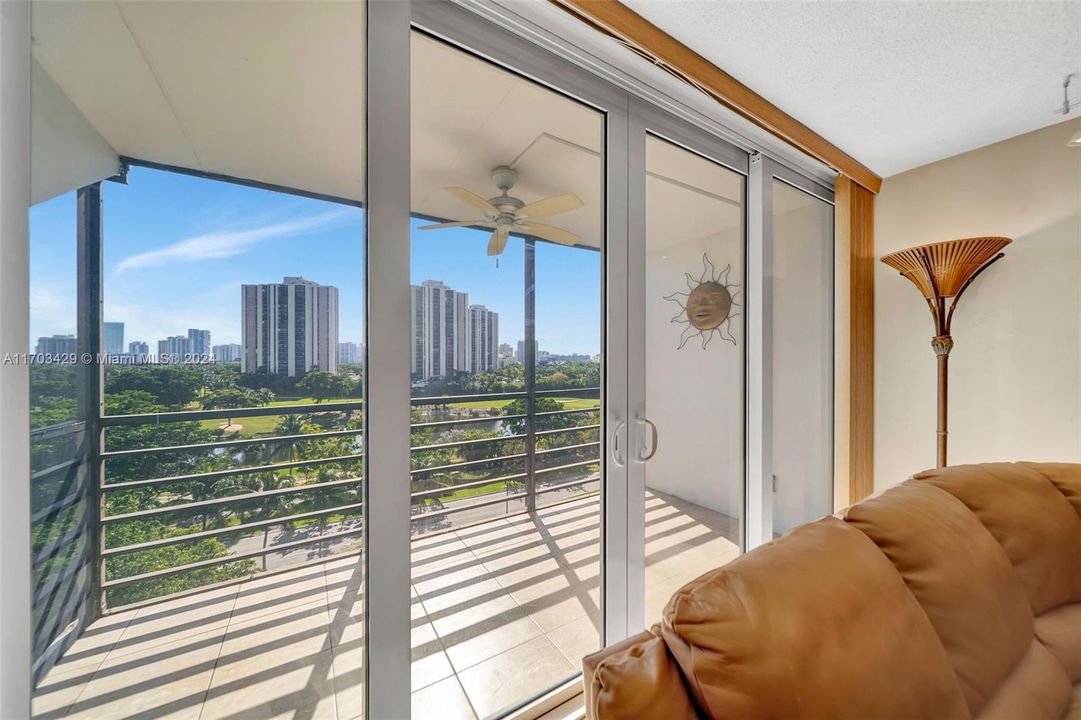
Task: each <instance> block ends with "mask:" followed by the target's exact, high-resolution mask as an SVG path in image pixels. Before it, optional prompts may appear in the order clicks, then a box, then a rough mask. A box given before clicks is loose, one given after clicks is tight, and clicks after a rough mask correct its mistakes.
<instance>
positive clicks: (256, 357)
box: [240, 277, 338, 377]
mask: <svg viewBox="0 0 1081 720" xmlns="http://www.w3.org/2000/svg"><path fill="white" fill-rule="evenodd" d="M241 305H242V326H241V345H242V346H243V349H242V352H241V357H240V367H241V372H246V373H250V372H266V373H269V374H272V375H288V376H290V377H295V376H298V375H303V374H304V373H307V372H310V371H312V370H324V371H327V372H337V370H338V288H336V287H334V286H332V285H320V284H319V283H315V282H312V281H311V280H305V279H304V278H302V277H286V278H283V280H282V282H280V283H268V284H264V285H243V286H241Z"/></svg>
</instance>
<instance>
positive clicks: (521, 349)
mask: <svg viewBox="0 0 1081 720" xmlns="http://www.w3.org/2000/svg"><path fill="white" fill-rule="evenodd" d="M533 350H534V352H535V355H536V356H538V357H539V356H540V342H539V341H537V340H534V341H533ZM514 358H515V360H517V361H518V362H520V363H524V362H525V340H519V341H518V350H517V351H516V352H515V353H514Z"/></svg>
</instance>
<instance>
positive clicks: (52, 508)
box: [30, 479, 86, 525]
mask: <svg viewBox="0 0 1081 720" xmlns="http://www.w3.org/2000/svg"><path fill="white" fill-rule="evenodd" d="M85 491H86V480H85V479H84V480H83V481H82V482H81V483H79V486H78V487H77V488H75V490H73V491H72V492H71V493H70V494H68V495H65V496H64V497H63V498H61V499H60V500H56V501H54V502H53V503H52V504H51V505H48V506H46V507H43V508H42V509H41V510H38V511H37V512H36V513H34V514H33V515H31V516H30V524H31V525H36V524H38V523H40V522H43V521H45V520H49V519H50V518H52V517H55V516H56V515H58V514H60V512H61V511H63V510H66V509H68V508H69V507H71V506H72V505H74V504H75V503H77V502H79V501H80V500H83V499H85V495H84V493H85Z"/></svg>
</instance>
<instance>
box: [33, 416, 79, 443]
mask: <svg viewBox="0 0 1081 720" xmlns="http://www.w3.org/2000/svg"><path fill="white" fill-rule="evenodd" d="M85 429H86V422H85V421H83V420H70V421H68V422H63V423H57V424H56V425H47V426H45V427H40V428H34V429H33V430H31V431H30V442H42V441H45V440H52V439H54V438H58V437H64V436H65V435H74V434H75V433H78V432H82V431H83V430H85Z"/></svg>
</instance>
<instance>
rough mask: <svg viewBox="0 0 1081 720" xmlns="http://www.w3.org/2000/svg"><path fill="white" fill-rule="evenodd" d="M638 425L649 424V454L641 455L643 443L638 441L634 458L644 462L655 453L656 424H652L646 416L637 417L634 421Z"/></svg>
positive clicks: (643, 447)
mask: <svg viewBox="0 0 1081 720" xmlns="http://www.w3.org/2000/svg"><path fill="white" fill-rule="evenodd" d="M636 422H637V423H638V424H639V425H649V454H648V455H643V454H642V451H643V450H644V449H645V447H646V446H645V445H643V444H641V443H639V445H638V451H637V455H638V457H637V458H636V460H638V462H640V463H644V462H646V461H647V460H649V459H650V458H651V457H653V456H654V455H656V454H657V426H656V425H654V424H653V421H652V420H650V419H648V418H638V419H637V421H636Z"/></svg>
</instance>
